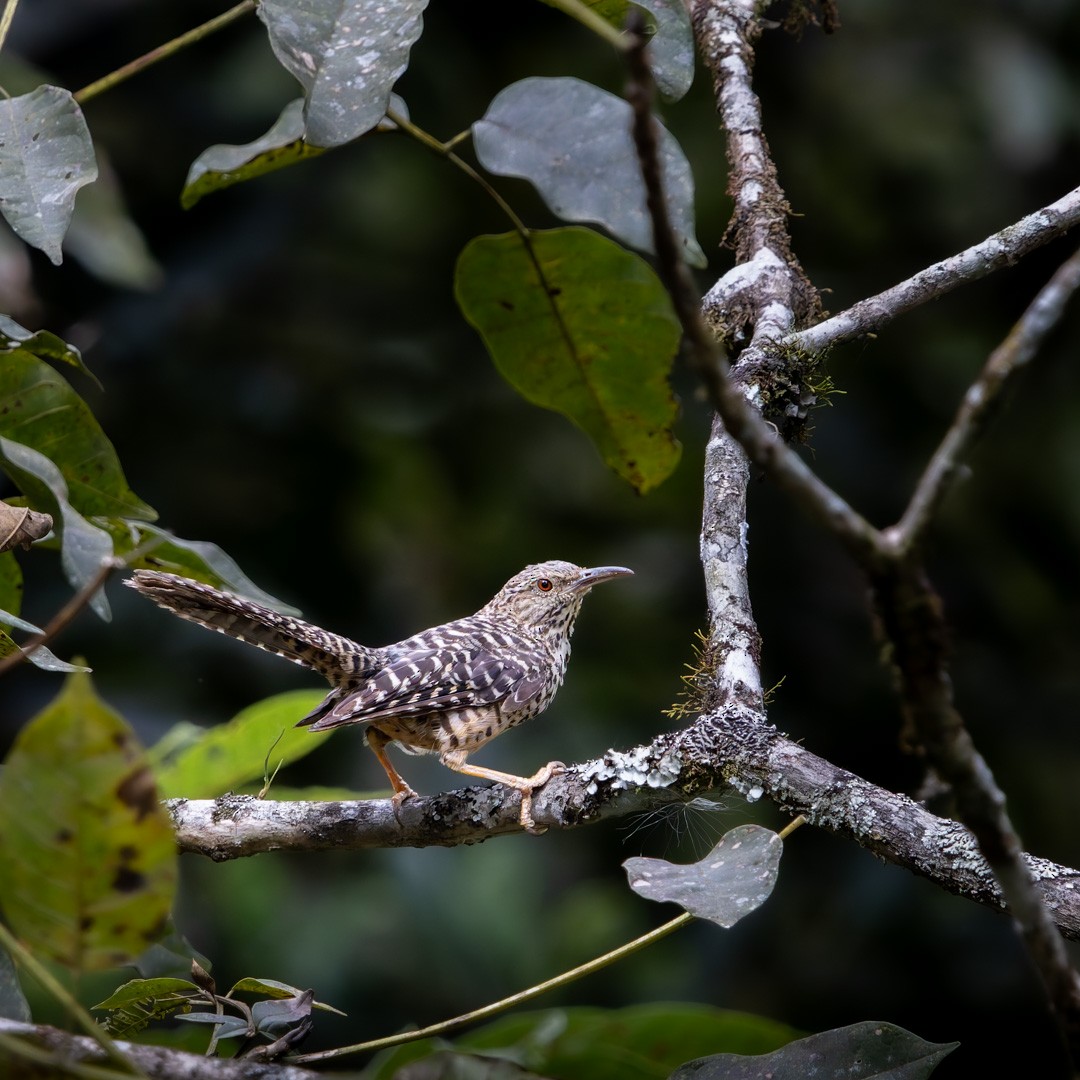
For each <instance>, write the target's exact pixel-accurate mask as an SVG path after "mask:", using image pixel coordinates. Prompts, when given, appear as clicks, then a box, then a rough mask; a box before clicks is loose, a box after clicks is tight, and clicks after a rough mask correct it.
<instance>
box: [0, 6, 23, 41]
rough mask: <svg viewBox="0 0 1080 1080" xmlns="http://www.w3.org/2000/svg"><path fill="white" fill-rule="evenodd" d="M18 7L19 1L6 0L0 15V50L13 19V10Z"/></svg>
mask: <svg viewBox="0 0 1080 1080" xmlns="http://www.w3.org/2000/svg"><path fill="white" fill-rule="evenodd" d="M18 6H19V0H7V3H6V4H5V5H4V10H3V12H2V13H0V49H2V48H3V47H4V42H6V41H7V36H8V31H9V30H10V29H11V23H12V21H13V20H14V18H15V9H16V8H17V7H18Z"/></svg>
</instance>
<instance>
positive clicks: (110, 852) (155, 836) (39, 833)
mask: <svg viewBox="0 0 1080 1080" xmlns="http://www.w3.org/2000/svg"><path fill="white" fill-rule="evenodd" d="M175 887H176V846H175V844H174V841H173V832H172V824H171V822H170V820H169V817H168V815H167V814H166V813H165V811H164V809H163V808H162V807H161V805H160V803H159V801H158V794H157V791H156V789H155V787H154V781H153V777H152V775H151V773H150V769H149V766H148V765H147V761H146V756H145V754H144V752H143V750H142V747H140V746H139V744H138V742H137V741H136V739H135V736H134V734H133V732H132V731H131V728H130V727H128V725H127V723H126V722H125V721H124V719H123V718H122V717H121V716H120V715H119V714H117V713H115V712H114V711H113V710H112V709H110V708H109V707H108V706H107V705H106V704H105V703H104V702H103V701H102V700H101V699H100V698H99V697H98V696H97V694H96V693H95V691H94V688H93V684H92V682H91V681H90V678H89V676H87V675H73V676H71V677H70V678H69V679H68V680H67V681H66V682H65V683H64V689H63V690H62V691H61V693H60V694H59V696H58V697H57V698H56V699H55V700H54V701H53V702H52V703H51V704H50V705H48V706H46V707H45V709H44V710H43V711H42V712H40V713H39V714H38V715H37V716H36V717H34V719H33V720H31V721H30V723H29V724H27V725H26V727H25V728H23V730H22V731H21V732H20V733H19V735H18V737H17V738H16V740H15V745H14V746H13V748H12V750H11V754H10V755H9V757H8V760H7V763H6V765H5V766H4V770H3V772H2V773H0V907H3V910H4V914H5V916H6V917H7V919H8V921H9V922H10V923H11V926H12V929H13V930H14V931H15V933H16V934H18V935H19V937H20V938H22V939H23V941H25V942H26V943H27V944H28V945H29V946H30V947H31V948H32V949H33V950H34V951H35V952H38V953H40V954H43V955H45V956H48V957H51V958H52V959H54V960H56V961H57V962H59V963H61V964H63V965H64V966H65V967H67V968H69V969H70V970H72V971H75V972H84V971H97V970H101V969H104V968H110V967H116V966H117V965H119V964H126V963H130V962H131V960H132V959H134V957H136V956H138V955H139V954H140V953H141V952H143V950H144V949H145V948H146V947H147V945H149V944H150V943H151V942H154V941H156V940H157V939H158V938H159V937H160V936H161V935H162V933H163V932H164V929H165V926H166V921H167V919H168V915H169V910H170V908H171V906H172V899H173V893H174V891H175Z"/></svg>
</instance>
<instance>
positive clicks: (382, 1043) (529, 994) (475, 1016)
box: [286, 911, 694, 1064]
mask: <svg viewBox="0 0 1080 1080" xmlns="http://www.w3.org/2000/svg"><path fill="white" fill-rule="evenodd" d="M693 921H694V916H693V915H691V914H690V913H689V912H687V911H684V912H683V913H682V914H681V915H677V916H676V917H675V918H674V919H671V920H670V921H668V922H666V923H664V924H663V925H661V926H658V927H657V928H656V929H655V930H650V931H649V932H648V933H647V934H642V935H641V937H637V938H634V940H633V941H628V942H627V943H626V944H625V945H620V946H619V947H618V948H617V949H612V950H611V952H606V953H604V954H603V955H602V956H597V957H595V958H594V959H592V960H590V961H589V962H588V963H585V964H581V965H580V966H579V967H576V968H571V969H570V970H569V971H564V972H563V973H562V974H561V975H556V976H555V977H554V978H552V979H548V980H546V981H545V982H542V983H537V984H536V985H535V986H530V987H529V989H528V990H521V991H519V992H518V993H516V994H511V995H510V997H506V998H503V999H502V1000H501V1001H493V1002H492V1003H491V1004H490V1005H484V1006H483V1007H482V1008H479V1009H474V1010H473V1011H472V1012H467V1013H463V1014H462V1015H461V1016H455V1017H453V1018H452V1019H450V1020H442V1021H440V1022H439V1023H437V1024H431V1025H429V1026H428V1027H425V1028H418V1029H417V1030H416V1031H401V1032H398V1033H397V1034H395V1035H387V1036H386V1037H385V1038H382V1039H372V1040H370V1041H369V1042H363V1043H355V1044H353V1045H352V1046H339V1047H335V1048H334V1049H333V1050H320V1051H317V1052H316V1053H314V1054H300V1055H299V1056H297V1057H291V1058H288V1059H286V1060H287V1061H288V1062H289V1063H290V1064H300V1063H302V1062H308V1061H325V1060H327V1059H328V1058H336V1057H344V1056H345V1055H346V1054H359V1053H362V1052H364V1051H368V1050H382V1049H384V1048H385V1047H388V1046H397V1045H399V1044H400V1043H406V1042H412V1041H413V1040H415V1039H427V1038H430V1037H431V1036H433V1035H442V1034H443V1032H446V1031H451V1030H453V1029H454V1028H458V1027H463V1026H464V1025H465V1024H471V1023H473V1022H475V1021H477V1020H484V1019H486V1018H487V1017H489V1016H494V1015H495V1014H496V1013H499V1012H503V1011H504V1010H506V1009H510V1008H513V1007H514V1006H515V1005H521V1004H523V1003H524V1002H526V1001H532V999H533V998H536V997H539V996H540V995H541V994H546V993H547V992H548V991H549V990H555V989H558V988H559V987H560V986H566V985H567V984H569V983H572V982H574V981H575V980H577V979H580V978H583V977H584V976H585V975H591V974H592V973H593V972H594V971H599V970H600V969H601V968H605V967H607V966H608V965H609V964H614V963H615V962H616V961H617V960H621V959H622V958H623V957H625V956H630V955H631V953H635V952H638V951H639V950H640V949H644V948H646V947H647V946H649V945H652V944H653V942H655V941H659V940H660V939H661V938H663V937H667V935H668V934H671V933H674V931H676V930H680V929H681V928H682V927H684V926H687V925H689V924H690V923H692V922H693Z"/></svg>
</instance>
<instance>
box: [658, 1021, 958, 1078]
mask: <svg viewBox="0 0 1080 1080" xmlns="http://www.w3.org/2000/svg"><path fill="white" fill-rule="evenodd" d="M959 1045H960V1044H959V1043H955V1042H953V1043H931V1042H926V1041H925V1040H923V1039H920V1038H919V1037H918V1036H917V1035H913V1034H912V1033H911V1032H910V1031H905V1030H904V1029H903V1028H901V1027H896V1026H895V1025H894V1024H884V1023H877V1022H876V1021H870V1020H865V1021H863V1022H862V1023H860V1024H852V1025H851V1026H850V1027H844V1028H837V1029H836V1030H835V1031H822V1032H820V1033H818V1034H817V1035H808V1036H807V1037H806V1038H805V1039H798V1040H797V1041H795V1042H790V1043H788V1044H787V1046H784V1047H781V1048H780V1049H779V1050H774V1051H773V1052H772V1053H771V1054H763V1055H760V1056H757V1057H742V1056H740V1055H737V1054H714V1055H712V1056H711V1057H707V1058H701V1059H699V1060H697V1061H688V1062H687V1063H686V1064H685V1065H683V1066H682V1068H679V1069H676V1070H675V1072H673V1073H672V1074H671V1077H670V1080H759V1078H760V1077H763V1076H767V1077H769V1078H770V1080H804V1078H805V1077H808V1076H842V1077H844V1080H921V1078H922V1077H926V1076H929V1075H930V1074H931V1073H932V1072H933V1071H934V1070H935V1069H936V1068H937V1067H938V1065H939V1064H940V1063H941V1061H942V1060H943V1059H944V1058H945V1057H947V1056H948V1055H949V1054H951V1053H952V1052H953V1051H954V1050H955V1049H956V1048H957V1047H958V1046H959Z"/></svg>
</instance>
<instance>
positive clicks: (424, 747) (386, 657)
mask: <svg viewBox="0 0 1080 1080" xmlns="http://www.w3.org/2000/svg"><path fill="white" fill-rule="evenodd" d="M632 572H633V571H631V570H627V569H626V568H625V567H621V566H600V567H594V568H592V569H585V568H583V567H580V566H575V565H574V564H573V563H568V562H562V561H559V560H553V561H551V562H545V563H539V564H537V565H535V566H528V567H526V568H525V569H524V570H522V571H521V573H519V574H515V575H514V577H512V578H511V579H510V580H509V581H508V582H507V583H506V584H505V585H504V586H503V587H502V588H501V589H500V590H499V591H498V592H497V593H496V594H495V596H494V597H493V598H492V599H491V600H490V601H489V602H488V603H487V604H485V605H484V606H483V607H482V608H481V609H480V610H479V611H477V612H476V614H475V615H469V616H466V617H465V618H463V619H456V620H455V621H453V622H448V623H444V624H443V625H441V626H435V627H432V628H431V629H430V630H423V631H421V632H420V633H419V634H414V635H413V636H412V637H410V638H406V639H405V640H404V641H399V642H397V643H396V644H394V645H387V646H384V647H382V648H368V647H366V646H364V645H359V644H357V643H356V642H355V641H350V640H349V639H348V638H345V637H340V636H339V635H337V634H331V633H328V632H327V631H325V630H322V629H320V628H319V627H317V626H313V625H311V624H310V623H306V622H303V621H301V620H300V619H294V618H291V617H289V616H286V615H280V614H278V613H277V612H276V611H272V610H271V609H269V608H266V607H263V606H262V605H261V604H256V603H254V602H253V601H251V600H244V599H243V598H242V597H239V596H233V595H232V594H230V593H223V592H220V591H219V590H217V589H213V588H211V587H210V586H209V585H203V584H201V583H199V582H196V581H190V580H189V579H187V578H182V577H177V576H176V575H174V574H163V573H159V572H157V571H154V570H137V571H135V575H134V577H133V578H131V579H129V580H128V582H127V584H128V585H131V586H132V587H133V588H135V589H137V590H138V591H139V592H141V593H143V594H144V595H145V596H148V597H149V598H150V599H151V600H153V601H155V603H157V604H160V605H161V606H162V607H163V608H166V609H167V610H169V611H172V612H173V613H174V614H176V615H179V616H180V617H181V618H184V619H188V620H190V621H191V622H195V623H198V624H199V625H201V626H205V627H208V628H209V629H211V630H217V631H219V632H220V633H222V634H228V635H229V636H231V637H235V638H239V639H240V640H241V641H246V642H247V643H248V644H250V645H254V646H256V648H260V649H265V650H266V651H268V652H272V653H276V654H277V655H278V656H283V657H285V658H286V659H288V660H291V661H293V662H294V663H297V664H302V665H303V666H304V667H310V668H313V669H314V670H315V671H318V672H319V673H320V674H321V675H323V676H324V677H325V678H326V679H327V680H328V681H329V682H330V684H331V685H332V686H333V689H332V690H331V691H330V693H329V694H328V695H327V696H326V698H325V699H324V700H323V702H322V703H321V704H320V705H319V706H318V708H316V709H315V710H314V711H313V712H312V713H310V714H309V715H308V716H306V717H304V718H303V719H302V720H300V721H299V722H298V723H299V724H300V725H308V726H310V727H311V729H312V730H313V731H322V730H325V729H327V728H335V727H341V726H344V725H346V724H364V725H365V726H366V733H367V741H368V745H369V746H370V747H371V749H372V750H373V751H374V753H375V756H376V757H377V758H378V760H379V763H380V764H381V765H382V767H383V768H384V769H385V770H386V775H387V776H388V777H389V779H390V783H391V785H392V787H393V789H394V800H395V802H396V803H400V802H401V800H402V799H406V798H408V797H409V796H411V795H413V794H414V792H413V790H412V789H411V788H410V787H409V785H408V784H406V783H405V781H404V780H403V779H402V778H401V776H400V775H399V774H398V772H397V770H396V769H395V768H394V766H393V765H392V764H391V763H390V761H389V759H388V758H387V756H386V746H387V744H389V743H392V742H396V743H399V744H400V745H401V746H402V748H403V749H405V750H406V751H408V752H410V753H420V754H423V753H437V754H438V755H439V760H440V761H442V763H443V764H444V765H446V766H447V767H448V768H450V769H454V770H455V771H457V772H460V773H464V774H466V775H468V776H478V777H482V778H485V779H489V780H495V781H497V782H499V783H503V784H507V785H509V786H510V787H513V788H516V789H517V790H518V791H520V792H521V823H522V825H523V826H524V827H525V828H527V829H533V828H534V822H533V818H532V794H533V792H534V791H535V790H536V789H537V788H538V787H541V786H543V785H544V784H545V783H547V781H548V780H549V779H550V778H551V777H552V775H553V774H554V773H555V772H557V771H558V770H559V769H560V768H561V767H562V766H561V764H560V763H559V762H550V763H549V764H548V765H545V766H544V768H542V769H540V770H539V771H538V772H536V773H535V774H534V775H533V776H529V777H522V776H514V775H512V774H510V773H503V772H497V771H495V770H493V769H485V768H483V767H481V766H478V765H473V764H471V763H469V762H468V761H467V758H468V755H469V754H470V753H471V752H472V751H474V750H476V749H477V748H478V747H480V746H482V745H483V744H484V743H486V742H487V741H488V740H489V739H493V738H495V736H496V735H498V734H499V733H500V732H502V731H505V730H506V729H507V728H508V727H514V726H516V725H517V724H520V723H522V722H523V721H525V720H529V719H531V718H532V717H534V716H536V715H537V714H538V713H541V712H543V711H544V709H546V708H547V707H548V705H550V704H551V701H552V699H553V698H554V697H555V694H556V692H557V691H558V689H559V687H560V686H561V685H562V681H563V676H564V675H565V674H566V665H567V662H568V660H569V658H570V635H571V634H572V632H573V629H574V620H575V619H576V618H577V614H578V612H579V611H580V610H581V603H582V600H583V599H584V597H585V594H586V593H587V592H588V591H589V590H590V589H591V588H592V587H593V586H594V585H598V584H599V583H600V582H602V581H610V580H611V579H612V578H615V577H621V576H623V575H626V574H631V573H632Z"/></svg>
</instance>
